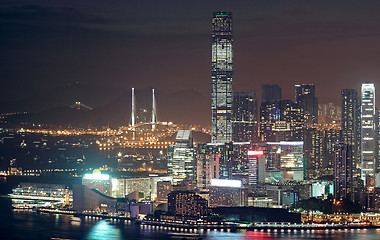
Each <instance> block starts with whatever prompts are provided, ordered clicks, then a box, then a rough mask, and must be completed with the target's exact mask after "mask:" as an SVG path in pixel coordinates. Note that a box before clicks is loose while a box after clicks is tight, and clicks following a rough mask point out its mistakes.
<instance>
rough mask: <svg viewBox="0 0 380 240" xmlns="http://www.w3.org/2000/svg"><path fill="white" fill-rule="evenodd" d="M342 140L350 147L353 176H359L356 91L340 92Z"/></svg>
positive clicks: (358, 122)
mask: <svg viewBox="0 0 380 240" xmlns="http://www.w3.org/2000/svg"><path fill="white" fill-rule="evenodd" d="M341 96H342V140H343V142H345V143H348V144H350V145H351V149H352V170H353V171H354V173H353V176H357V177H358V176H360V100H359V96H358V93H357V91H356V90H354V89H343V90H342V94H341Z"/></svg>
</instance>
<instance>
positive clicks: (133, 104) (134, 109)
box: [131, 88, 136, 127]
mask: <svg viewBox="0 0 380 240" xmlns="http://www.w3.org/2000/svg"><path fill="white" fill-rule="evenodd" d="M135 104H136V103H135V88H132V113H131V118H132V120H131V125H132V127H135V123H136V106H135Z"/></svg>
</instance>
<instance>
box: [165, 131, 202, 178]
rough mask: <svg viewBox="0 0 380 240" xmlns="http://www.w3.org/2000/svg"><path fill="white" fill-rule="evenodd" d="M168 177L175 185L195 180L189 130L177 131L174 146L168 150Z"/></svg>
mask: <svg viewBox="0 0 380 240" xmlns="http://www.w3.org/2000/svg"><path fill="white" fill-rule="evenodd" d="M168 156H169V157H168V175H169V176H172V177H173V180H174V183H175V184H177V183H179V182H181V181H183V180H190V181H195V180H196V167H197V165H196V164H197V163H196V152H195V148H194V146H193V137H192V134H191V131H190V130H179V131H178V133H177V136H176V143H175V145H173V146H171V147H170V148H169V149H168Z"/></svg>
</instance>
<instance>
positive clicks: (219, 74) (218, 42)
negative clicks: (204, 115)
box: [211, 12, 233, 143]
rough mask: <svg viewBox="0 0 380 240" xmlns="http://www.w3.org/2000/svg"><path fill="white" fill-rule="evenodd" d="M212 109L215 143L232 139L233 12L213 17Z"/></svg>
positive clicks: (213, 139) (220, 13) (217, 13)
mask: <svg viewBox="0 0 380 240" xmlns="http://www.w3.org/2000/svg"><path fill="white" fill-rule="evenodd" d="M211 68H212V72H211V79H212V94H211V100H212V104H211V110H212V136H211V141H212V142H213V143H226V142H231V141H232V101H233V92H232V73H233V53H232V13H230V12H214V15H213V19H212V59H211Z"/></svg>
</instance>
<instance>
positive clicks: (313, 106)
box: [296, 84, 318, 124]
mask: <svg viewBox="0 0 380 240" xmlns="http://www.w3.org/2000/svg"><path fill="white" fill-rule="evenodd" d="M296 103H297V104H299V105H300V106H302V107H303V113H304V120H305V123H307V124H314V123H318V99H317V98H316V96H315V86H314V84H301V85H296Z"/></svg>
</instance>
